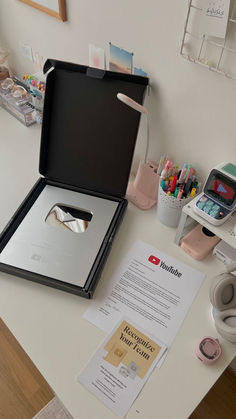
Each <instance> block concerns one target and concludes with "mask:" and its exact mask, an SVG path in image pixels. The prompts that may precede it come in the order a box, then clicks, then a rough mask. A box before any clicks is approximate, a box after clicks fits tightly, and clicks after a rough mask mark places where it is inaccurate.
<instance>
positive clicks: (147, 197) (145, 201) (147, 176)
mask: <svg viewBox="0 0 236 419" xmlns="http://www.w3.org/2000/svg"><path fill="white" fill-rule="evenodd" d="M159 179H160V176H159V175H158V174H157V166H156V164H155V163H153V162H150V161H148V162H147V163H139V167H138V171H137V175H136V177H135V180H134V181H131V182H129V184H128V188H127V191H126V197H127V199H128V200H129V201H131V202H133V204H135V205H136V206H137V207H138V208H140V209H143V210H147V209H149V208H151V207H153V206H154V205H155V204H156V202H157V192H158V184H159Z"/></svg>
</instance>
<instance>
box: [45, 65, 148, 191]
mask: <svg viewBox="0 0 236 419" xmlns="http://www.w3.org/2000/svg"><path fill="white" fill-rule="evenodd" d="M50 69H51V71H49V72H48V75H47V83H46V92H45V102H44V113H43V125H42V135H41V150H40V165H39V171H40V173H41V174H42V175H43V176H45V177H46V178H47V179H50V180H54V181H58V182H62V183H65V184H68V185H73V186H76V187H79V188H83V189H87V190H91V191H95V192H100V193H104V194H108V195H114V196H117V197H122V196H124V195H125V192H126V188H127V183H128V179H129V173H130V169H131V164H132V158H133V153H134V148H135V143H136V138H137V133H138V128H139V122H140V113H139V112H137V111H136V110H134V109H132V108H130V107H128V106H127V105H125V104H124V103H122V102H120V101H119V100H118V99H117V93H119V92H120V93H124V94H126V95H127V96H130V97H131V98H132V99H134V100H135V101H137V102H139V103H143V98H144V93H145V89H146V86H147V84H148V78H146V77H141V76H134V75H129V74H122V73H115V72H111V71H104V70H98V69H94V68H91V67H87V66H82V65H77V64H71V63H65V62H61V61H56V60H47V61H46V63H45V66H44V71H45V72H47V71H48V70H50Z"/></svg>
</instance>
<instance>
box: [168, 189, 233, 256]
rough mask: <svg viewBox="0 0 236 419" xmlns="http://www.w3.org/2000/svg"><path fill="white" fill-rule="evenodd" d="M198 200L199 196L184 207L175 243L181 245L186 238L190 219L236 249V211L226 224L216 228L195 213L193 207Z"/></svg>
mask: <svg viewBox="0 0 236 419" xmlns="http://www.w3.org/2000/svg"><path fill="white" fill-rule="evenodd" d="M198 199H199V196H196V197H195V198H194V199H193V200H192V201H191V202H190V203H188V204H187V205H185V206H184V207H183V210H182V215H181V219H180V222H179V226H178V229H177V233H176V236H175V243H176V244H178V245H179V243H180V240H181V238H182V237H183V236H184V230H185V228H186V225H187V222H188V221H189V220H188V217H190V218H191V219H192V220H195V221H197V222H198V223H199V224H201V225H202V226H204V227H206V228H207V229H208V230H210V231H211V232H212V233H214V234H215V235H216V236H218V237H219V238H220V239H222V240H223V241H224V242H226V243H228V244H229V245H230V246H232V247H234V248H235V249H236V236H235V234H234V225H235V224H236V211H235V212H234V214H233V215H232V216H231V217H229V218H228V220H227V221H225V223H224V224H222V225H220V226H214V225H213V224H210V223H209V222H208V221H206V220H204V218H202V217H200V216H199V215H198V214H196V213H195V212H194V210H193V207H194V205H195V203H196V201H197V200H198Z"/></svg>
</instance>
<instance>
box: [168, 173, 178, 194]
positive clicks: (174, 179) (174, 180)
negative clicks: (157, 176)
mask: <svg viewBox="0 0 236 419" xmlns="http://www.w3.org/2000/svg"><path fill="white" fill-rule="evenodd" d="M176 184H177V176H173V179H172V181H171V184H170V191H171V192H174V190H175V188H176Z"/></svg>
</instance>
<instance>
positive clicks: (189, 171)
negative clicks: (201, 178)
mask: <svg viewBox="0 0 236 419" xmlns="http://www.w3.org/2000/svg"><path fill="white" fill-rule="evenodd" d="M193 172H194V169H193V168H192V167H191V168H189V169H188V173H187V175H186V177H185V179H184V181H185V183H187V182H188V180H189V178H190V176H192V175H193Z"/></svg>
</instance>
